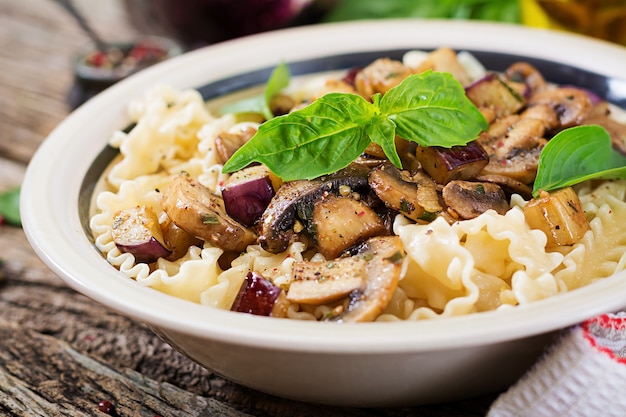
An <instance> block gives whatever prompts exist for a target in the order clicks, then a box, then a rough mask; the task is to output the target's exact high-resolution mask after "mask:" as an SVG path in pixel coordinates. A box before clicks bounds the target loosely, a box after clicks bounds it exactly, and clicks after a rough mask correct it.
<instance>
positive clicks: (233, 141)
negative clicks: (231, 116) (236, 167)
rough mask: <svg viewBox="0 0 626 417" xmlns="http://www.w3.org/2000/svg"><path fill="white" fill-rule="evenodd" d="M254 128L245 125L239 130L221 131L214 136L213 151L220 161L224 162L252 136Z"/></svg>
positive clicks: (254, 131)
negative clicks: (234, 131)
mask: <svg viewBox="0 0 626 417" xmlns="http://www.w3.org/2000/svg"><path fill="white" fill-rule="evenodd" d="M255 133H256V129H255V128H253V127H250V126H248V127H246V128H244V129H242V130H241V131H239V132H236V133H230V132H222V133H220V134H219V135H218V136H217V137H216V138H215V151H216V156H217V159H218V161H219V162H220V163H222V164H225V163H226V161H228V160H229V159H230V157H231V156H233V154H234V153H235V151H237V149H239V148H241V147H242V146H243V145H244V144H245V143H246V142H248V141H249V140H250V138H252V136H254V134H255Z"/></svg>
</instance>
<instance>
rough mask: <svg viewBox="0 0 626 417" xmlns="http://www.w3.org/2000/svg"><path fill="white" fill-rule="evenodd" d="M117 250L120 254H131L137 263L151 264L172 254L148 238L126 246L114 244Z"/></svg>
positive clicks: (151, 237)
mask: <svg viewBox="0 0 626 417" xmlns="http://www.w3.org/2000/svg"><path fill="white" fill-rule="evenodd" d="M115 246H117V248H118V249H119V250H120V251H121V252H128V253H132V254H133V256H134V257H135V262H137V263H146V264H149V263H152V262H155V261H156V260H157V259H159V258H167V257H168V256H170V254H171V253H172V252H171V251H170V250H169V249H167V248H166V247H164V246H163V245H162V244H161V242H159V241H158V240H157V239H155V238H154V236H150V237H149V238H148V240H144V241H141V242H136V243H132V244H128V245H123V244H120V243H116V245H115Z"/></svg>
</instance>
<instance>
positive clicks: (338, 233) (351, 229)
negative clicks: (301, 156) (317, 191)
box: [299, 194, 387, 259]
mask: <svg viewBox="0 0 626 417" xmlns="http://www.w3.org/2000/svg"><path fill="white" fill-rule="evenodd" d="M305 204H307V205H310V206H309V207H304V208H299V212H301V211H302V210H307V211H311V219H310V221H308V219H304V220H305V222H306V226H305V227H306V229H307V231H308V232H309V236H311V237H312V240H313V242H314V243H315V246H316V249H317V250H318V251H319V252H320V253H321V254H322V255H324V256H325V257H326V258H327V259H332V258H336V257H337V256H339V255H340V254H341V253H342V252H343V251H345V250H346V249H348V248H350V247H351V246H354V245H356V244H357V243H360V242H363V241H364V240H366V239H368V238H370V237H372V236H378V235H382V234H386V233H387V229H386V228H385V223H384V222H383V220H382V219H381V218H380V217H379V216H378V214H376V212H375V211H374V210H372V209H371V208H370V207H369V206H367V204H365V203H363V202H362V201H360V200H355V199H354V198H352V197H351V196H347V197H340V196H337V195H334V194H328V195H322V196H320V198H318V199H317V200H315V201H311V202H306V203H305ZM301 217H303V216H301Z"/></svg>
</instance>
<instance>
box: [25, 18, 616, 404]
mask: <svg viewBox="0 0 626 417" xmlns="http://www.w3.org/2000/svg"><path fill="white" fill-rule="evenodd" d="M439 46H449V47H452V48H454V49H457V50H470V51H473V52H475V53H476V54H477V56H478V57H479V59H481V60H483V62H486V63H487V64H488V65H489V66H493V67H494V68H492V69H496V70H498V69H503V68H504V67H505V66H506V65H508V63H510V62H512V61H513V60H516V59H520V57H522V58H524V59H531V60H534V61H533V62H536V64H537V65H538V66H539V67H540V69H541V70H542V71H543V72H544V74H545V75H546V77H547V78H548V79H549V80H551V81H555V82H564V83H568V84H579V85H583V86H587V87H590V88H592V89H594V90H595V91H597V92H598V93H600V94H602V95H604V96H606V97H608V98H609V99H610V100H612V101H614V102H617V103H618V104H619V105H621V106H622V107H626V84H625V83H624V81H620V80H619V79H618V77H620V76H621V75H622V71H623V68H624V66H625V65H626V49H623V48H621V47H618V46H613V45H610V44H608V43H603V42H600V41H594V40H591V39H587V38H582V37H578V36H573V35H566V34H563V33H549V32H543V31H539V30H532V29H526V28H523V27H517V26H505V25H498V24H487V23H472V22H461V21H454V22H441V21H417V20H400V21H377V22H358V23H347V24H336V25H321V26H313V27H303V28H296V29H289V30H284V31H279V32H271V33H265V34H261V35H257V36H253V37H248V38H242V39H238V40H234V41H229V42H226V43H222V44H217V45H214V46H210V47H207V48H204V49H200V50H197V51H194V52H191V53H187V54H184V55H181V56H179V57H176V58H173V59H171V60H169V61H167V62H165V63H162V64H158V65H156V66H154V67H152V68H149V69H147V70H145V71H143V72H141V73H139V74H137V75H135V76H132V77H130V78H129V79H126V80H124V81H122V82H120V83H119V84H116V85H114V86H113V87H112V88H110V89H108V90H106V91H105V92H104V93H102V94H100V95H99V96H97V97H96V98H95V99H93V100H91V101H89V102H87V103H86V104H85V105H84V106H82V107H81V108H79V109H78V110H76V111H75V112H74V113H73V114H72V115H71V116H70V117H68V118H67V120H65V121H64V122H63V123H61V124H60V125H59V126H58V128H57V129H56V130H54V132H52V134H51V135H50V137H49V138H48V139H47V140H46V141H45V142H44V143H43V144H42V146H41V148H40V149H39V150H38V152H37V153H36V155H35V156H34V157H33V159H32V162H31V164H30V166H29V168H28V171H27V173H26V178H25V181H24V184H23V190H22V200H21V207H22V216H23V223H24V229H25V231H26V234H27V236H28V239H29V240H30V242H31V243H32V245H33V247H34V249H35V251H36V252H37V254H38V255H39V256H40V257H41V258H42V259H43V261H44V262H45V263H46V264H47V265H48V266H49V267H50V268H51V269H52V271H54V272H55V273H57V274H58V275H59V276H60V277H61V278H63V279H64V280H65V281H66V282H67V283H68V284H69V285H70V286H71V287H73V288H75V289H76V290H77V291H79V292H81V293H83V294H85V295H87V296H89V297H91V298H92V299H93V300H94V302H98V303H102V304H105V305H107V306H108V307H110V308H112V309H114V310H117V311H119V312H121V313H122V314H125V315H127V316H129V317H132V318H134V319H136V320H138V321H141V322H144V323H146V324H147V325H148V326H150V327H151V328H153V329H154V330H155V332H156V333H158V334H159V335H161V336H162V337H163V338H165V339H166V340H167V341H169V343H171V344H172V345H173V346H174V347H175V348H177V349H179V350H180V351H181V352H183V353H184V354H186V355H187V356H189V357H190V358H192V359H194V360H196V361H198V362H199V363H201V364H203V365H204V366H206V367H208V368H210V369H212V370H214V371H216V372H218V373H220V374H222V375H224V376H225V377H227V378H230V379H232V380H233V381H235V382H238V383H241V384H243V385H246V386H249V387H252V388H256V389H258V390H261V391H264V392H267V393H271V394H275V395H278V396H281V397H287V398H292V399H297V400H303V401H310V402H319V403H325V404H333V405H349V406H352V405H354V406H391V405H407V404H423V403H429V402H439V401H451V400H456V399H461V398H466V397H471V396H474V395H479V394H484V393H487V392H493V391H496V390H500V389H503V388H505V387H506V386H507V385H508V384H510V383H512V382H514V381H515V380H516V379H517V378H518V377H519V376H520V375H521V374H522V373H523V372H524V371H525V370H527V369H528V367H529V366H530V365H531V364H532V363H533V361H534V360H535V359H536V358H537V356H538V355H539V354H540V353H541V351H542V349H543V348H544V347H545V346H546V344H547V343H549V342H550V340H551V337H552V336H553V335H554V332H555V331H557V330H558V329H562V328H564V327H567V326H570V325H573V324H575V323H578V322H580V321H583V320H584V319H587V318H589V317H591V316H594V315H597V314H600V313H604V312H609V311H614V310H617V309H620V308H622V307H624V306H626V273H620V274H618V275H616V276H614V277H611V278H608V279H605V280H603V281H601V282H598V283H595V284H593V285H589V286H587V287H585V288H582V289H579V290H575V291H572V292H569V293H567V294H564V295H559V296H556V297H553V298H550V299H547V300H545V301H540V302H536V303H534V304H530V305H525V306H523V307H519V308H514V309H509V310H507V311H498V312H489V313H481V314H474V315H470V316H466V317H458V318H446V319H442V320H431V321H422V322H410V323H409V322H402V323H363V324H356V325H334V324H327V323H311V322H298V321H289V320H278V319H271V318H265V317H258V316H250V315H246V314H240V313H231V312H229V311H221V310H214V309H211V308H208V307H203V306H201V305H197V304H194V303H191V302H187V301H183V300H181V299H177V298H174V297H171V296H168V295H166V294H163V293H160V292H157V291H155V290H153V289H150V288H145V287H142V286H140V285H138V284H137V283H136V282H134V281H133V280H131V279H129V278H127V277H125V276H123V275H122V274H121V273H119V272H118V271H117V270H116V269H114V268H113V267H112V266H111V265H109V264H108V263H107V262H106V260H105V259H104V258H103V257H102V256H101V254H100V253H99V252H98V251H97V250H96V249H95V247H94V246H93V244H92V242H91V240H90V238H89V234H88V233H87V232H86V230H87V229H86V228H85V224H86V223H87V221H86V210H85V206H86V203H87V202H88V200H89V194H90V191H91V188H90V187H91V186H92V185H93V183H94V182H95V180H96V178H97V177H98V175H99V174H100V173H101V171H102V169H103V166H104V165H103V164H104V163H106V162H108V159H107V158H108V156H106V153H105V154H101V151H102V149H104V148H105V145H106V142H107V139H108V138H109V134H110V132H111V131H112V130H113V129H116V128H122V127H124V126H126V124H127V123H128V121H127V119H126V117H125V108H126V105H127V103H128V101H129V100H130V99H132V98H136V97H141V96H142V95H143V94H144V93H145V92H146V91H147V90H148V89H150V88H151V87H153V86H154V85H156V84H158V83H167V84H170V85H172V86H175V87H179V88H183V87H201V86H205V87H204V88H202V89H201V91H203V93H205V94H207V95H212V94H220V93H223V92H227V91H231V90H232V89H235V88H238V87H243V86H246V85H249V84H250V83H262V82H263V81H265V80H266V77H267V75H268V74H269V72H268V71H269V70H270V69H271V68H273V67H274V66H275V65H276V64H277V63H278V62H280V61H281V60H285V61H287V62H288V63H290V64H292V70H293V71H294V72H295V73H303V72H304V73H306V72H308V71H318V70H323V69H333V68H337V67H340V68H347V67H350V66H352V65H358V64H361V65H362V64H365V63H367V62H370V61H371V59H372V58H375V57H379V56H382V55H390V54H391V55H393V54H395V55H396V56H398V53H401V52H402V51H406V50H410V49H415V48H418V49H432V48H436V47H439ZM364 60H365V61H364Z"/></svg>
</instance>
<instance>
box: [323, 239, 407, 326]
mask: <svg viewBox="0 0 626 417" xmlns="http://www.w3.org/2000/svg"><path fill="white" fill-rule="evenodd" d="M405 256H406V252H405V250H404V247H403V246H402V241H401V240H400V238H399V237H398V236H379V237H373V238H371V239H369V240H367V241H366V242H365V243H363V245H361V246H360V247H359V249H358V251H356V253H355V254H354V255H353V257H356V258H357V259H363V260H364V261H365V271H364V276H363V285H362V286H361V287H360V288H358V289H355V290H354V291H352V292H351V293H350V295H349V300H350V302H349V304H348V307H347V308H346V310H345V311H344V312H343V313H341V314H339V315H338V316H335V317H331V318H329V320H332V321H338V322H363V321H373V320H375V319H376V318H377V317H378V316H379V315H380V314H381V313H382V312H383V310H384V309H385V308H386V307H387V304H389V301H390V300H391V297H392V296H393V293H394V292H395V290H396V288H397V287H398V280H399V279H400V274H401V273H402V264H403V261H404V259H405Z"/></svg>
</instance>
